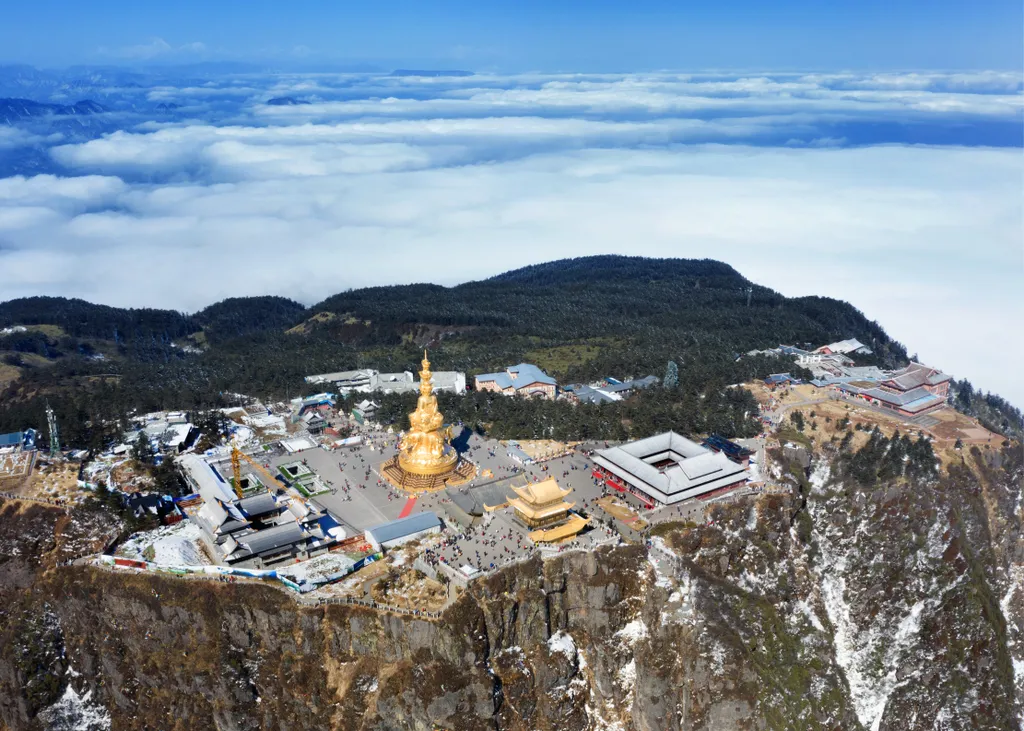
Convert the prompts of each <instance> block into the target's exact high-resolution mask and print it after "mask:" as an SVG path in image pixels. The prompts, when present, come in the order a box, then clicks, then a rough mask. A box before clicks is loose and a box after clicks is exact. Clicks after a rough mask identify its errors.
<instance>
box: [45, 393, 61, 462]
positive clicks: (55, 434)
mask: <svg viewBox="0 0 1024 731" xmlns="http://www.w3.org/2000/svg"><path fill="white" fill-rule="evenodd" d="M46 424H47V426H49V427H50V456H51V457H53V458H54V459H56V458H58V457H60V456H61V455H60V432H59V431H58V430H57V415H56V414H54V413H53V409H52V408H50V402H49V401H47V402H46Z"/></svg>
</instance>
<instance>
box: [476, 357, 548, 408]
mask: <svg viewBox="0 0 1024 731" xmlns="http://www.w3.org/2000/svg"><path fill="white" fill-rule="evenodd" d="M475 383H476V390H477V391H494V392H495V393H503V394H505V395H506V396H537V397H540V398H547V399H554V398H555V396H556V395H557V393H558V382H557V381H555V379H554V378H552V377H551V376H549V375H548V374H547V373H545V372H544V371H542V370H541V369H540V368H538V367H537V366H535V365H532V364H530V363H520V364H519V365H514V366H509V367H508V368H506V369H505V370H504V371H500V372H498V373H481V374H480V375H478V376H476V378H475Z"/></svg>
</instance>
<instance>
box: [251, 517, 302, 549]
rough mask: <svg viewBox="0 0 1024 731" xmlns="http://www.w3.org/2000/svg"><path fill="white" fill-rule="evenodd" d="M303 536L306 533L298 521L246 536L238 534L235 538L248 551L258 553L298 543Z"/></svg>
mask: <svg viewBox="0 0 1024 731" xmlns="http://www.w3.org/2000/svg"><path fill="white" fill-rule="evenodd" d="M305 538H306V534H305V533H304V532H303V530H302V528H300V527H299V525H298V523H285V524H283V525H275V526H274V527H273V528H267V529H266V530H261V531H257V532H256V533H250V534H249V535H246V536H239V537H238V538H237V539H236V540H237V541H238V543H239V545H241V546H242V547H243V548H245V549H246V550H248V552H249V553H251V554H253V555H259V554H261V553H266V552H267V551H272V550H274V549H275V548H281V547H283V546H288V545H291V544H294V543H298V542H299V541H301V540H304V539H305Z"/></svg>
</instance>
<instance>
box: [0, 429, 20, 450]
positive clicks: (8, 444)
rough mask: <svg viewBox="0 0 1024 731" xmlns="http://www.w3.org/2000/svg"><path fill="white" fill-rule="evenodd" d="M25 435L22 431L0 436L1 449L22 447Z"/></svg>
mask: <svg viewBox="0 0 1024 731" xmlns="http://www.w3.org/2000/svg"><path fill="white" fill-rule="evenodd" d="M24 439H25V435H24V434H22V433H21V432H20V431H12V432H11V433H10V434H0V449H10V448H14V449H18V448H20V447H21V444H22V441H23V440H24Z"/></svg>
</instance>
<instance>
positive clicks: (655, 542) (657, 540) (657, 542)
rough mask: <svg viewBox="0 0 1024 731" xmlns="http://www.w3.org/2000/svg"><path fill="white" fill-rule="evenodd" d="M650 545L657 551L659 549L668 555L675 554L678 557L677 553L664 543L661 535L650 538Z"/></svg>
mask: <svg viewBox="0 0 1024 731" xmlns="http://www.w3.org/2000/svg"><path fill="white" fill-rule="evenodd" d="M651 545H652V546H654V547H655V548H656V549H658V550H659V551H661V552H662V553H667V554H669V555H670V556H675V557H676V558H679V554H678V553H676V552H675V551H673V550H672V549H671V548H670V547H669V545H668V544H667V543H665V539H664V538H662V537H661V536H654V537H653V538H651Z"/></svg>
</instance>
